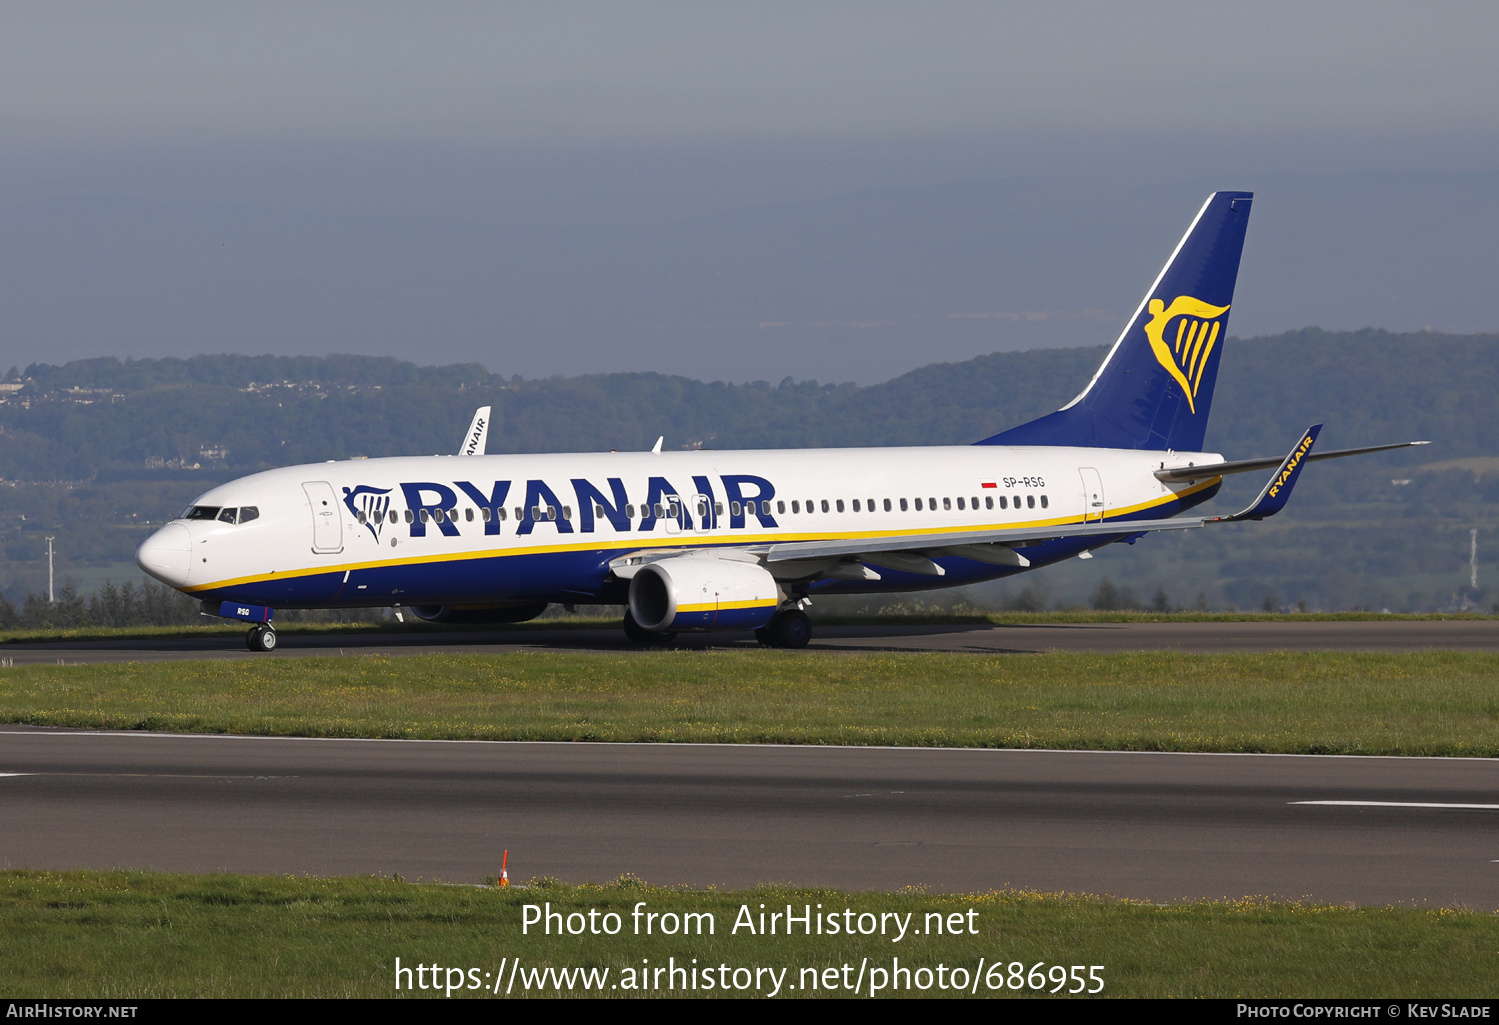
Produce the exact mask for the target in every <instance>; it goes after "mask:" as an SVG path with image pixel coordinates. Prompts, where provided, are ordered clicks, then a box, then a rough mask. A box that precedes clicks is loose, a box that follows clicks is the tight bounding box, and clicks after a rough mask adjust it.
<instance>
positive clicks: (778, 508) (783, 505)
mask: <svg viewBox="0 0 1499 1025" xmlns="http://www.w3.org/2000/svg"><path fill="white" fill-rule="evenodd" d="M791 505H792V507H793V510H794V507H795V506H796V503H795V502H792V503H791ZM785 511H786V503H785V502H777V503H776V512H778V513H784V512H785Z"/></svg>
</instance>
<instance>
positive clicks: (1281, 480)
mask: <svg viewBox="0 0 1499 1025" xmlns="http://www.w3.org/2000/svg"><path fill="white" fill-rule="evenodd" d="M1321 432H1322V425H1321V424H1312V425H1311V426H1310V427H1308V428H1307V429H1306V432H1305V433H1304V434H1302V436H1301V440H1300V441H1298V442H1297V443H1296V445H1295V446H1294V447H1293V448H1292V449H1291V451H1290V454H1288V455H1287V456H1286V458H1285V459H1284V460H1282V462H1281V464H1280V468H1279V469H1277V470H1276V471H1275V473H1274V475H1273V476H1271V478H1270V480H1269V482H1268V483H1267V484H1266V485H1265V487H1264V489H1263V490H1262V491H1261V492H1260V497H1259V498H1256V499H1255V500H1254V503H1253V504H1252V505H1250V506H1249V507H1248V508H1247V509H1245V510H1243V511H1242V512H1236V513H1234V514H1233V515H1232V516H1215V517H1213V518H1212V519H1209V520H1205V521H1204V522H1205V523H1228V522H1232V521H1234V520H1262V519H1264V518H1265V517H1266V516H1274V515H1275V514H1276V513H1278V512H1280V511H1281V510H1282V509H1284V508H1285V505H1286V502H1287V501H1289V500H1290V497H1291V489H1292V488H1293V487H1295V486H1296V478H1297V477H1299V476H1301V468H1302V466H1304V465H1305V464H1306V457H1307V455H1308V454H1309V453H1310V452H1311V451H1312V446H1313V445H1315V444H1316V443H1317V435H1318V434H1320V433H1321Z"/></svg>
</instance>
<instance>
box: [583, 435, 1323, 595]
mask: <svg viewBox="0 0 1499 1025" xmlns="http://www.w3.org/2000/svg"><path fill="white" fill-rule="evenodd" d="M1321 430H1322V425H1321V424H1313V425H1312V426H1311V427H1308V428H1307V429H1306V430H1305V431H1304V432H1303V433H1302V435H1301V437H1300V438H1299V439H1298V440H1297V442H1296V444H1295V445H1294V446H1293V447H1292V448H1291V451H1290V452H1288V453H1287V454H1286V456H1285V458H1283V459H1281V460H1280V465H1279V466H1278V467H1276V471H1275V473H1274V474H1273V475H1272V476H1271V477H1270V480H1269V481H1268V482H1266V484H1265V487H1264V488H1263V489H1262V490H1261V491H1260V494H1259V497H1258V498H1256V499H1255V500H1254V501H1253V502H1252V503H1250V504H1249V505H1248V506H1247V507H1245V508H1244V509H1241V510H1240V511H1239V512H1236V513H1234V514H1233V515H1232V516H1192V517H1180V518H1176V519H1160V520H1114V521H1113V522H1103V523H1081V522H1079V523H1062V524H1054V525H1052V526H1049V527H1016V528H1013V529H1002V530H992V529H990V530H969V531H956V532H954V531H947V532H944V533H932V534H920V533H913V534H902V535H899V536H895V537H878V538H847V539H845V538H832V539H829V540H826V541H788V542H786V543H784V544H760V545H747V546H745V547H743V548H738V549H732V548H731V549H715V552H716V553H720V557H721V558H738V559H745V558H746V557H750V558H754V559H756V560H757V561H760V562H763V563H765V564H766V568H767V569H769V570H771V572H772V573H775V574H776V575H777V576H780V577H785V576H787V575H788V574H787V573H786V572H778V570H785V571H790V570H792V569H793V567H792V566H791V565H789V564H794V563H796V562H800V561H803V560H806V561H808V562H810V561H813V560H823V561H825V560H829V559H833V560H843V561H842V562H840V564H838V565H834V566H832V567H829V568H828V569H826V570H824V571H823V573H822V575H824V576H833V577H835V578H840V577H841V578H845V579H852V580H878V579H879V576H878V574H875V573H872V572H871V571H870V570H869V569H868V567H866V566H863V565H862V563H864V562H870V563H873V564H874V565H876V566H887V567H889V568H890V569H895V570H902V571H905V572H910V573H926V574H929V575H931V576H943V575H944V570H943V569H942V567H941V566H940V565H938V564H937V563H936V562H934V561H933V559H932V557H933V556H938V555H956V556H960V557H962V558H965V559H974V560H977V561H979V562H987V563H991V564H993V565H1002V566H1018V567H1022V568H1023V567H1026V566H1029V565H1030V561H1029V560H1028V559H1026V557H1025V555H1024V554H1023V552H1022V551H1018V550H1017V549H1024V548H1025V547H1027V546H1028V545H1035V544H1041V543H1043V542H1045V541H1050V540H1054V539H1057V538H1070V537H1115V538H1123V537H1129V536H1132V535H1136V534H1143V533H1146V532H1149V531H1156V530H1197V529H1199V528H1201V527H1205V526H1208V525H1209V524H1213V523H1234V522H1237V521H1239V520H1261V519H1264V518H1265V517H1267V516H1274V515H1275V514H1276V513H1278V512H1280V510H1281V509H1283V508H1285V505H1286V502H1287V500H1289V499H1290V497H1291V489H1292V488H1294V487H1295V486H1296V481H1297V480H1298V479H1299V477H1300V475H1301V470H1302V467H1303V466H1304V465H1305V464H1306V463H1307V462H1308V461H1309V460H1310V458H1311V451H1312V446H1313V445H1314V444H1316V441H1317V435H1318V433H1319V432H1320V431H1321ZM681 553H682V550H681V549H671V548H663V549H656V550H652V551H644V552H634V553H631V554H630V555H627V556H624V557H622V558H619V559H616V560H614V561H613V562H612V563H610V566H611V568H612V569H613V570H614V573H615V575H616V576H618V577H621V578H628V577H630V576H633V575H634V573H635V571H636V570H637V569H638V568H639V567H640V566H642V565H644V564H646V563H649V562H654V561H657V560H659V559H668V558H672V557H674V556H676V555H680V554H681Z"/></svg>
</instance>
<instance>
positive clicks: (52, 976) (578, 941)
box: [0, 871, 1499, 999]
mask: <svg viewBox="0 0 1499 1025" xmlns="http://www.w3.org/2000/svg"><path fill="white" fill-rule="evenodd" d="M538 883H539V884H540V885H533V886H532V887H529V888H526V889H519V888H514V887H512V888H510V889H503V890H502V889H497V888H476V887H456V886H443V885H434V884H412V883H405V882H401V881H399V880H391V879H376V878H362V879H310V878H293V877H256V876H226V875H220V876H186V875H165V874H148V873H139V872H63V873H56V872H25V871H6V872H0V989H3V990H4V991H5V993H6V994H7V995H8V996H10V997H12V998H22V999H25V998H45V997H53V998H64V997H69V998H88V997H92V998H103V999H136V998H148V997H381V996H385V997H390V996H397V995H400V996H414V997H423V996H425V997H437V998H440V999H446V998H447V996H448V994H447V992H446V988H445V986H444V987H439V988H436V989H432V988H428V989H422V988H420V986H418V985H417V979H416V976H415V974H414V973H413V974H412V976H411V977H410V985H411V987H412V989H413V990H414V991H408V990H407V989H406V987H405V982H406V980H405V979H404V978H403V980H402V981H403V988H402V990H401V991H400V992H399V993H398V992H397V990H396V958H398V957H399V958H400V959H401V965H402V967H409V968H415V966H417V965H423V966H428V965H433V964H436V965H438V966H440V967H441V969H442V972H441V973H440V974H439V977H440V978H441V980H442V981H443V983H445V984H451V983H453V982H455V981H456V983H457V986H458V988H455V989H454V991H453V992H452V994H451V995H452V997H454V998H457V997H489V998H491V999H494V998H496V997H503V996H505V990H506V988H507V985H508V988H509V990H510V992H509V995H510V997H511V998H516V997H522V996H556V995H558V994H559V992H562V993H566V994H568V995H573V996H588V995H599V996H608V997H620V996H632V995H643V996H653V997H658V996H683V995H690V996H722V995H725V994H724V990H723V989H722V988H721V986H719V985H717V984H715V985H714V987H713V988H712V989H706V988H705V987H704V985H703V975H702V974H698V975H697V976H696V981H697V982H698V983H699V986H698V988H697V990H696V991H693V990H692V989H691V987H690V985H687V983H688V980H689V979H690V978H691V977H690V976H686V975H683V974H679V975H677V976H676V977H675V978H672V977H670V976H668V975H667V974H665V972H663V973H662V975H661V976H659V977H654V976H652V975H647V976H645V977H644V978H642V976H641V972H642V970H645V969H648V968H649V969H657V968H659V969H665V970H669V968H670V967H672V966H676V967H678V968H686V969H693V968H696V969H698V970H699V973H701V972H702V971H703V970H706V969H708V968H709V967H711V968H712V969H714V975H715V976H717V977H718V978H719V979H725V978H726V979H727V980H728V982H729V986H730V993H729V995H734V996H767V995H769V991H770V989H771V987H772V985H773V978H774V976H773V975H770V974H767V973H765V972H764V971H763V970H764V969H770V970H771V971H772V972H775V973H779V974H780V978H781V989H780V993H779V995H781V996H795V997H809V996H849V995H851V994H850V992H849V991H850V989H851V988H852V984H853V982H854V981H855V978H856V975H857V974H858V972H859V970H860V969H861V967H862V968H863V979H862V982H861V983H860V986H861V989H860V992H859V994H858V995H860V996H868V995H869V988H870V983H871V981H878V980H879V975H878V973H877V972H875V971H872V970H871V969H883V970H884V971H885V973H886V975H885V983H886V988H885V990H884V991H883V992H881V993H879V994H877V995H880V996H892V995H893V996H949V997H952V996H959V995H961V996H971V995H980V996H1036V995H1038V994H1039V993H1042V992H1046V991H1049V990H1050V989H1051V988H1052V987H1053V985H1055V983H1054V981H1053V979H1044V980H1043V982H1042V986H1041V988H1040V990H1039V991H1038V990H1037V989H1032V988H1031V985H1032V984H1033V983H1034V982H1035V981H1036V980H1035V979H1034V978H1032V979H1028V980H1026V981H1022V982H1021V983H1020V985H1021V987H1023V988H1012V987H1013V986H1014V985H1015V980H1016V979H1020V978H1022V977H1021V976H1020V975H1019V974H1018V973H1017V972H1015V971H1012V968H1011V966H1012V965H1016V964H1017V963H1018V964H1019V965H1020V966H1022V967H1021V968H1020V969H1019V970H1020V971H1023V972H1026V973H1027V974H1028V973H1029V970H1030V969H1031V968H1032V966H1035V965H1037V964H1039V965H1041V966H1042V972H1043V974H1044V973H1046V972H1047V971H1048V970H1049V969H1050V968H1051V966H1054V965H1062V966H1064V969H1065V972H1066V974H1068V975H1069V978H1068V982H1067V983H1066V985H1065V986H1064V987H1063V988H1064V989H1067V988H1075V987H1076V983H1074V982H1072V981H1071V979H1070V966H1072V965H1073V964H1081V965H1084V966H1093V965H1100V966H1102V968H1101V970H1100V971H1099V972H1098V973H1097V974H1098V975H1099V976H1101V978H1102V979H1103V981H1104V986H1103V993H1102V995H1103V996H1112V997H1240V998H1242V997H1265V998H1270V997H1282V998H1285V997H1298V998H1312V997H1364V998H1396V997H1402V998H1417V997H1444V998H1453V997H1457V998H1491V997H1493V996H1494V995H1495V992H1496V989H1499V982H1496V981H1495V980H1496V978H1499V973H1496V971H1495V969H1496V967H1499V965H1496V957H1499V955H1496V949H1499V916H1496V915H1493V914H1481V913H1476V912H1470V911H1454V910H1438V909H1423V908H1414V907H1363V908H1351V907H1344V906H1340V905H1325V904H1306V903H1277V902H1271V901H1264V900H1252V899H1249V900H1239V901H1232V902H1191V903H1177V904H1167V905H1154V904H1148V903H1143V902H1138V901H1127V900H1116V899H1107V898H1099V897H1088V896H1077V895H1068V894H1038V893H1029V892H1017V891H1001V892H994V893H985V894H958V895H952V894H944V895H938V894H928V893H924V892H920V891H904V892H900V893H893V894H890V893H847V892H841V891H836V890H822V889H805V888H795V887H788V886H765V887H760V888H756V889H751V890H743V891H727V890H678V889H666V888H661V887H652V886H648V885H646V884H644V883H642V882H640V881H638V880H634V879H630V878H622V879H620V880H616V881H615V882H613V883H611V884H609V885H605V886H596V885H583V886H576V887H574V886H564V885H560V884H556V883H552V882H547V881H538ZM641 902H644V905H645V906H644V908H643V909H642V915H643V916H644V915H649V914H650V913H652V912H654V913H656V914H657V915H658V916H668V915H674V916H677V922H678V923H680V921H681V916H683V915H685V914H686V913H695V914H700V915H701V914H705V913H706V914H710V915H712V917H713V932H712V934H711V935H708V934H707V933H706V928H707V927H706V924H705V920H704V919H694V920H693V921H694V922H695V923H698V924H699V928H701V929H702V930H703V934H702V935H698V934H696V933H693V934H690V935H682V934H681V932H680V926H679V928H678V932H677V934H675V935H663V934H662V931H661V928H662V926H663V925H671V924H672V919H671V918H667V917H658V918H656V919H654V920H649V921H650V924H651V926H652V930H651V933H650V935H645V934H644V933H643V932H642V933H641V934H638V935H637V934H636V926H635V924H634V921H635V920H634V918H633V912H634V911H635V909H636V908H637V906H638V905H639V904H640V903H641ZM527 904H534V905H543V906H545V905H550V910H551V911H553V912H557V913H559V915H560V916H561V917H560V919H559V920H558V921H557V923H555V924H554V926H553V932H552V935H549V936H548V935H544V934H542V933H541V932H540V929H539V927H538V926H532V927H531V928H530V929H529V931H528V932H527V933H525V934H523V932H522V922H523V918H524V915H525V911H524V905H527ZM762 904H763V905H764V906H765V910H766V912H767V914H768V913H771V912H774V911H784V909H785V908H786V906H787V905H788V904H789V905H790V906H791V908H792V913H793V914H795V915H797V916H800V915H802V914H804V913H805V910H804V909H808V908H809V906H810V910H811V912H812V913H813V914H814V915H817V916H823V918H822V920H823V921H824V922H825V921H826V917H825V916H828V915H835V916H836V917H837V918H838V920H839V921H840V922H844V921H850V922H852V923H853V924H854V927H855V930H856V932H857V930H858V929H859V927H860V926H861V924H862V925H865V926H867V927H869V928H871V929H873V928H874V927H875V926H874V924H873V923H874V921H875V919H870V918H866V919H863V921H862V923H861V921H860V919H859V917H858V916H859V915H861V914H869V915H873V916H875V917H876V919H878V920H879V921H880V922H882V923H884V924H885V926H886V933H885V935H883V936H881V935H880V934H878V933H877V932H876V933H874V934H873V935H862V934H855V935H847V934H845V933H843V932H842V931H840V933H839V934H838V935H829V934H827V933H826V932H824V934H823V935H817V934H815V932H814V934H813V935H810V936H809V935H804V934H803V931H802V927H801V926H800V925H797V926H796V927H795V931H794V934H793V935H790V936H787V935H785V933H784V920H783V921H782V923H778V927H779V928H778V932H777V934H776V935H774V936H771V935H765V934H762V933H761V932H760V929H759V918H758V916H759V914H760V910H761V909H760V905H762ZM741 909H744V910H743V911H741ZM845 911H847V912H849V913H850V914H849V915H848V916H845V915H844V912H845ZM590 912H596V915H595V916H594V919H593V921H594V922H596V923H597V928H598V929H599V932H598V933H593V932H592V931H591V929H589V927H588V926H586V925H584V922H585V920H586V918H587V916H588V915H589V913H590ZM611 912H612V913H614V914H616V915H618V916H619V918H618V924H617V926H616V928H617V934H616V935H612V936H611V935H605V934H603V932H602V930H603V929H604V928H608V927H610V926H611V925H614V923H613V922H611V921H610V920H609V919H607V918H606V917H605V916H607V915H608V914H609V913H611ZM969 912H972V914H971V915H970V914H969ZM573 913H577V914H578V915H579V916H580V917H578V918H574V919H573V920H572V921H573V924H574V925H576V926H580V927H583V928H585V930H588V931H585V932H584V933H583V934H582V935H570V934H565V935H559V934H558V933H559V931H561V930H565V929H566V928H567V925H566V923H567V920H568V916H569V915H572V914H573ZM745 913H748V914H749V915H750V916H751V918H752V920H753V921H754V924H755V927H756V928H755V930H754V931H753V932H751V931H748V930H746V929H744V928H743V927H742V926H741V928H740V929H739V930H738V931H737V932H736V931H735V930H734V928H733V927H734V925H735V924H736V922H742V921H743V918H742V915H743V914H745ZM890 914H894V915H899V916H905V915H910V916H911V917H910V918H909V919H907V920H906V921H907V923H908V929H907V933H906V935H905V936H904V938H902V939H899V940H896V939H895V938H894V937H895V936H896V929H897V923H898V921H899V920H898V919H893V920H892V919H888V918H880V917H879V916H884V915H890ZM928 916H933V917H928ZM954 916H955V917H954ZM938 919H940V920H941V921H942V922H943V923H944V925H945V926H953V925H954V924H956V926H957V932H956V934H953V933H949V932H948V931H947V929H946V928H944V929H943V930H942V932H941V934H937V933H936V931H935V929H932V928H931V926H932V923H933V922H934V921H936V920H938ZM516 958H519V959H520V960H519V964H518V965H517V964H516V963H515V960H514V959H516ZM866 958H867V959H868V960H867V961H866V960H865V959H866ZM895 958H899V964H900V966H904V967H905V968H906V969H907V970H908V972H910V976H909V982H906V983H905V985H902V984H901V983H902V978H901V976H900V975H899V973H897V972H894V971H893V969H895V968H896V967H897V966H896V964H895V963H894V959H895ZM981 958H982V959H983V961H984V966H985V970H984V971H983V972H982V974H980V973H979V967H980V966H979V962H980V959H981ZM693 959H696V962H695V963H694V960H693ZM995 964H998V965H1000V966H1001V968H1000V969H999V970H998V972H997V973H995V974H990V972H989V970H988V966H991V965H995ZM939 965H941V966H943V969H944V975H943V976H939V974H938V972H937V968H938V966H939ZM845 966H847V968H848V971H847V972H845V971H844V967H845ZM720 967H722V968H724V969H727V970H728V974H727V975H724V973H723V972H721V971H719V969H720ZM449 968H454V969H459V970H460V972H459V973H458V974H456V975H450V974H449V973H448V971H447V969H449ZM954 968H963V969H964V971H965V977H964V978H963V980H962V981H963V983H964V986H963V987H962V988H961V989H956V988H955V987H954V986H953V983H954V982H955V977H954V975H953V973H952V970H953V969H954ZM469 969H473V970H474V972H475V974H470V973H469ZM512 969H517V970H516V971H515V973H514V975H513V976H512V974H511V972H512ZM548 969H551V970H552V971H548ZM573 969H584V970H585V971H588V972H592V973H593V976H592V978H593V983H594V985H593V986H592V987H589V986H588V985H586V984H585V983H584V981H583V978H586V976H584V977H583V978H580V977H578V976H572V985H571V986H566V985H561V986H559V984H558V976H557V974H556V970H566V971H571V970H573ZM736 969H749V971H747V972H740V973H739V974H738V975H737V977H736V976H735V974H734V972H735V970H736ZM756 969H760V970H761V971H760V972H759V973H758V974H757V973H756V972H755V970H756ZM830 969H831V970H832V971H831V974H825V973H827V972H828V971H829V970H830ZM923 969H924V970H925V971H922V970H923ZM605 971H607V974H606V975H605V974H602V973H604V972H605ZM502 972H503V975H502V976H501V978H502V983H501V985H500V986H499V987H498V988H499V990H500V992H499V993H498V994H496V993H494V992H493V990H494V989H495V988H496V987H495V976H496V975H497V974H500V973H502ZM538 972H540V973H542V974H541V975H539V976H538V975H537V974H534V973H538ZM944 976H945V978H946V981H947V983H948V987H947V988H946V989H943V988H940V987H939V984H938V981H937V980H938V979H939V978H942V977H944ZM752 977H755V979H756V981H755V982H750V981H749V980H750V979H751V978H752ZM511 978H514V980H515V981H514V982H513V983H512V982H510V981H509V980H510V979H511ZM566 978H567V977H566V976H564V979H566ZM736 979H737V981H738V982H742V983H748V985H747V987H746V988H744V989H735V988H733V987H734V984H735V982H736ZM834 980H836V982H835V981H834ZM423 981H430V976H429V977H427V978H425V979H424V980H423ZM642 981H643V982H645V983H646V984H647V985H648V987H649V988H646V989H643V990H642V989H632V988H630V985H631V983H632V982H633V983H635V984H637V985H638V984H639V983H641V982H642ZM922 982H926V983H927V987H928V988H926V989H922V988H921V983H922ZM814 983H815V988H814ZM975 983H976V985H975ZM669 985H671V986H674V988H668V986H669ZM684 985H686V986H687V988H686V992H685V993H684V991H683V987H684ZM995 985H997V987H998V988H991V987H993V986H995ZM613 987H621V988H613ZM907 987H909V988H907ZM1088 988H1093V987H1092V985H1091V984H1090V985H1089V986H1088ZM975 989H976V993H975V992H974V990H975Z"/></svg>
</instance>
